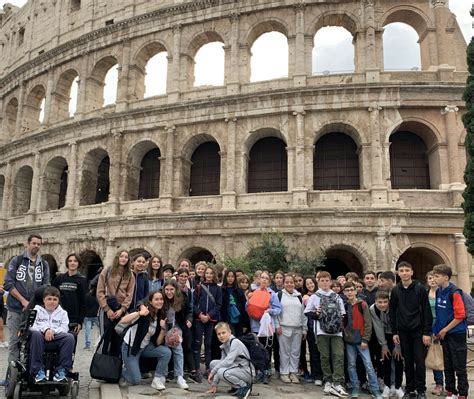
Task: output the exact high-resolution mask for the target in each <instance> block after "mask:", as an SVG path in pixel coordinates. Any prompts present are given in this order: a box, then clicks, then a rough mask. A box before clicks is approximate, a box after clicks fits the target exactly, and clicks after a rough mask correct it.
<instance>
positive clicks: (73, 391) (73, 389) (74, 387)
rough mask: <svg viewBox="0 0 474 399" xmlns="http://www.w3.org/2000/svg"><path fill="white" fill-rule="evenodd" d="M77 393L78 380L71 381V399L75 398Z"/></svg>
mask: <svg viewBox="0 0 474 399" xmlns="http://www.w3.org/2000/svg"><path fill="white" fill-rule="evenodd" d="M78 393H79V381H73V382H72V385H71V399H76V398H77V394H78Z"/></svg>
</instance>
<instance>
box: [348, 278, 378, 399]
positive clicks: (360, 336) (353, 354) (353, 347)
mask: <svg viewBox="0 0 474 399" xmlns="http://www.w3.org/2000/svg"><path fill="white" fill-rule="evenodd" d="M343 289H344V293H345V294H346V298H347V305H346V306H347V312H346V313H347V315H348V317H347V318H346V320H347V325H346V327H345V329H344V341H345V342H346V354H347V371H348V374H349V378H350V380H351V385H352V397H353V398H358V397H359V389H360V381H359V378H358V377H357V369H356V359H357V354H359V355H360V357H361V359H362V362H363V363H364V367H365V371H366V372H367V377H368V382H369V386H370V391H371V393H372V396H373V397H374V398H377V399H380V398H382V396H381V395H380V388H379V384H378V382H377V376H376V374H375V370H374V366H373V365H372V361H371V359H370V353H369V340H370V336H371V334H372V319H371V318H370V312H369V307H368V306H367V303H365V302H364V301H362V300H361V299H358V298H357V296H356V294H357V291H356V285H355V284H354V283H351V282H347V283H346V284H344V287H343Z"/></svg>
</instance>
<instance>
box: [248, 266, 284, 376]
mask: <svg viewBox="0 0 474 399" xmlns="http://www.w3.org/2000/svg"><path fill="white" fill-rule="evenodd" d="M259 280H260V286H259V287H258V289H257V290H255V291H253V292H251V293H249V294H248V298H249V300H248V302H247V311H248V310H249V307H250V306H253V303H252V302H253V301H252V297H254V300H255V299H256V298H257V297H258V298H261V297H263V295H264V293H265V292H268V293H269V294H270V301H269V302H268V308H267V309H266V310H265V313H269V314H270V316H272V321H273V325H274V326H275V325H276V319H275V318H276V317H277V316H278V315H279V314H280V312H281V306H280V301H279V299H278V296H277V295H276V294H275V292H274V291H273V290H272V289H271V288H270V282H271V281H270V273H268V272H266V271H265V272H261V274H260V276H259ZM259 302H260V301H259ZM260 319H261V318H260ZM260 319H255V318H252V317H251V318H250V329H251V330H252V332H253V333H255V334H258V331H259V329H260ZM258 340H259V341H260V343H262V344H263V345H265V346H266V348H267V351H268V354H269V356H270V359H271V358H272V349H273V344H272V342H271V341H272V339H270V343H269V342H268V341H269V339H268V337H258ZM277 366H279V365H277V364H276V363H275V369H276V370H277V372H280V369H279V367H277ZM271 375H272V370H271V369H270V370H266V371H265V373H264V375H263V383H264V384H269V383H270V377H271Z"/></svg>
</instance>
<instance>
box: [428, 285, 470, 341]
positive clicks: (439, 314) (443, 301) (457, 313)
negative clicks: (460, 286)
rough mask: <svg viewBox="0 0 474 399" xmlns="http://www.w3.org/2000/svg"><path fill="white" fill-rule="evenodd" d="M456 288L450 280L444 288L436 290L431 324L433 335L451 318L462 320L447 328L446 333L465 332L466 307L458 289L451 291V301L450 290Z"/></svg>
mask: <svg viewBox="0 0 474 399" xmlns="http://www.w3.org/2000/svg"><path fill="white" fill-rule="evenodd" d="M456 289H457V287H456V286H455V285H454V284H453V283H451V282H450V283H449V285H448V286H447V287H446V288H438V289H437V290H436V321H435V323H434V326H433V333H434V334H435V335H436V334H438V333H439V332H440V331H441V330H442V329H443V328H444V327H446V326H447V325H448V324H449V323H450V322H451V321H452V320H453V319H456V320H462V322H461V323H459V324H458V325H457V326H456V327H454V328H452V329H451V330H449V331H448V333H447V335H451V334H465V333H466V330H467V323H466V320H465V319H466V309H465V306H464V301H463V299H462V296H461V294H460V292H459V291H455V292H454V293H453V295H452V302H451V292H453V290H456Z"/></svg>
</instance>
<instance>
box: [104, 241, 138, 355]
mask: <svg viewBox="0 0 474 399" xmlns="http://www.w3.org/2000/svg"><path fill="white" fill-rule="evenodd" d="M134 289H135V276H134V275H133V273H132V271H131V270H130V256H129V254H128V251H125V250H121V251H120V252H119V253H118V254H117V255H116V256H115V258H114V260H113V263H112V266H111V267H107V268H104V270H102V272H101V273H100V275H99V282H98V283H97V301H98V302H99V307H100V310H99V326H100V333H101V335H102V334H104V332H105V331H107V332H108V334H107V335H108V336H107V337H105V339H104V346H103V347H102V351H103V353H109V354H110V355H118V354H119V353H120V337H119V336H118V335H117V334H116V333H115V330H114V328H113V326H115V324H117V323H118V321H119V320H120V319H121V318H122V316H123V315H125V312H126V311H127V309H128V307H129V306H130V304H131V303H132V297H133V291H134ZM109 325H112V327H111V328H109Z"/></svg>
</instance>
